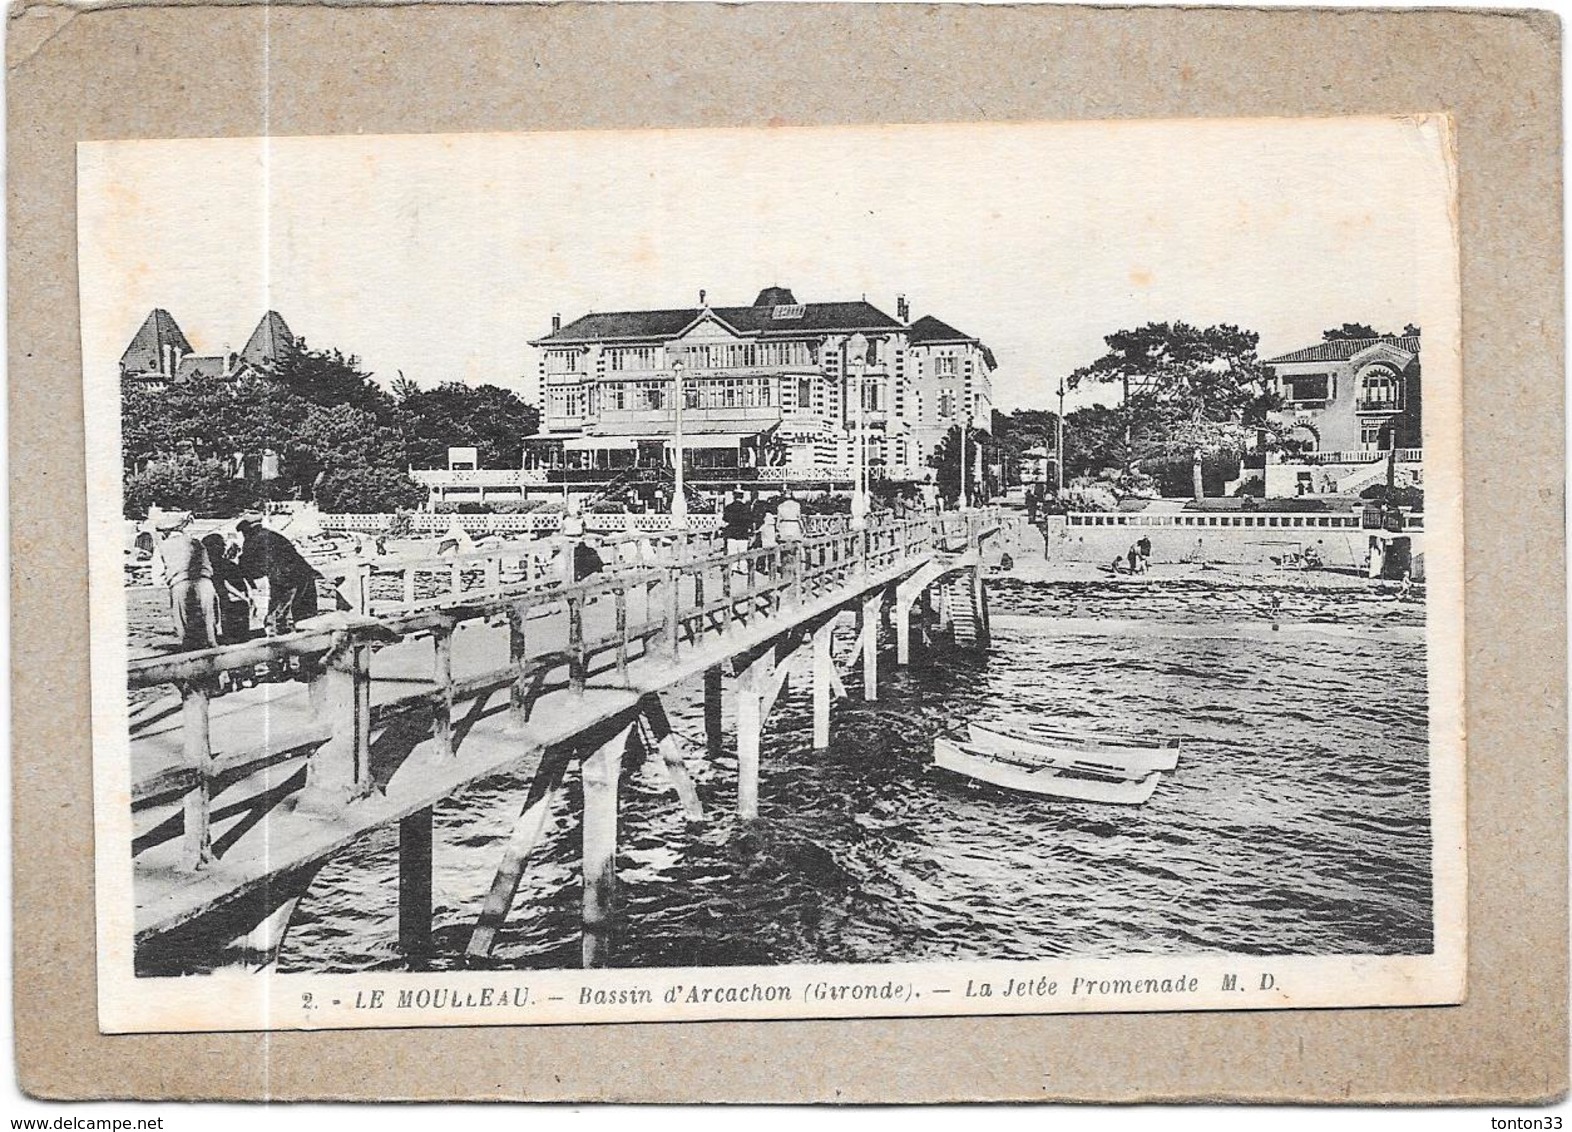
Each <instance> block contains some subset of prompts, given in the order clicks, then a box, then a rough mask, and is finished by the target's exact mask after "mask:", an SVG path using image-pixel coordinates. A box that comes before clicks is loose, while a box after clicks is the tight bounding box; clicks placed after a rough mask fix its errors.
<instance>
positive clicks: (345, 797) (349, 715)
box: [299, 632, 371, 812]
mask: <svg viewBox="0 0 1572 1132" xmlns="http://www.w3.org/2000/svg"><path fill="white" fill-rule="evenodd" d="M313 683H317V684H319V685H320V688H319V690H318V689H314V690H313V694H312V696H311V701H312V704H313V706H317V707H319V710H320V711H321V712H322V714H323V716H324V718H325V719H326V721H327V722H328V724H329V725H330V726H331V727H332V728H333V734H332V737H331V738H329V739H328V741H327V742H326V743H324V744H322V747H321V749H320V750H318V751H317V753H316V754H315V755H314V756H313V757H312V759H311V762H310V764H309V767H310V769H309V771H308V772H307V780H306V789H305V790H303V791H302V792H301V795H300V802H299V805H300V806H301V807H303V808H305V809H307V810H315V811H319V812H334V811H337V810H338V809H340V808H342V807H343V806H344V805H345V804H347V803H348V802H349V801H351V800H352V799H354V798H357V797H359V796H360V795H361V794H362V793H364V792H365V790H366V788H367V786H368V784H369V783H370V781H371V649H370V648H369V647H367V646H365V645H357V644H355V643H354V641H353V640H352V639H351V638H350V635H349V634H348V633H345V632H339V633H335V634H334V644H333V648H332V650H331V651H330V652H329V653H328V655H327V657H326V658H325V663H324V664H323V665H322V667H321V668H320V669H319V670H318V671H317V673H316V675H315V677H314V680H313Z"/></svg>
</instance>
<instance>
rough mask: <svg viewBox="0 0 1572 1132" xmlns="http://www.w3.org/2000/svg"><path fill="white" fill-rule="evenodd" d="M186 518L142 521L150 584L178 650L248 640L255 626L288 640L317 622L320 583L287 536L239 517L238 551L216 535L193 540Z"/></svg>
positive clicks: (178, 514)
mask: <svg viewBox="0 0 1572 1132" xmlns="http://www.w3.org/2000/svg"><path fill="white" fill-rule="evenodd" d="M192 518H193V517H192V515H191V513H190V512H189V511H164V510H155V511H154V513H153V514H152V515H151V516H150V519H149V526H151V527H152V528H153V532H154V536H155V537H154V540H153V570H154V577H155V579H157V580H158V581H160V582H161V583H162V584H163V586H164V587H165V588H166V589H167V590H168V592H169V610H170V615H171V617H172V619H173V622H174V632H175V637H176V638H177V639H178V640H179V641H180V647H181V648H183V649H203V648H214V647H216V646H218V645H227V644H236V643H238V642H240V641H245V640H249V639H250V638H251V637H252V635H253V629H252V625H253V622H254V621H256V620H259V621H260V622H261V625H262V629H263V631H264V632H265V633H267V634H268V635H269V636H274V635H277V634H281V633H288V632H290V631H292V630H293V629H294V627H295V623H296V622H297V621H301V620H304V619H305V618H307V617H315V616H316V615H317V582H318V581H319V580H320V579H321V575H320V574H319V573H317V571H316V570H315V569H314V568H313V567H312V566H311V564H310V563H308V562H307V561H306V560H305V558H304V556H302V555H301V553H300V551H299V550H298V549H297V548H296V547H295V544H294V543H293V542H291V541H290V540H289V539H288V538H287V537H286V536H284V535H282V534H280V533H278V532H277V531H273V530H269V529H268V528H267V527H264V526H263V525H262V520H261V518H260V517H258V516H246V517H243V518H242V519H241V520H240V521H239V522H238V523H237V524H236V525H235V530H236V534H237V535H238V537H239V541H238V543H237V542H231V541H230V540H229V539H227V538H225V536H224V535H223V534H221V533H220V532H218V531H213V532H210V533H209V534H207V535H205V536H203V537H201V538H198V537H196V536H195V535H194V534H193V533H192V532H191V530H190V527H191V523H192ZM256 614H260V616H256Z"/></svg>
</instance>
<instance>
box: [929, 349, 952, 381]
mask: <svg viewBox="0 0 1572 1132" xmlns="http://www.w3.org/2000/svg"><path fill="white" fill-rule="evenodd" d="M933 372H934V373H936V374H938V375H939V376H940V377H954V376H955V356H954V355H953V354H941V355H940V356H939V357H937V358H934V359H933Z"/></svg>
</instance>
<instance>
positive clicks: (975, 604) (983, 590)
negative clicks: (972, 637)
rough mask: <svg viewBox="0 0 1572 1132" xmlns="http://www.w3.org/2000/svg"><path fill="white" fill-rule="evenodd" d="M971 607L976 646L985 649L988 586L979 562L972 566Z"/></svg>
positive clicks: (988, 635) (987, 637) (987, 640)
mask: <svg viewBox="0 0 1572 1132" xmlns="http://www.w3.org/2000/svg"><path fill="white" fill-rule="evenodd" d="M972 609H973V611H974V612H975V613H976V616H977V647H978V648H980V649H986V648H987V647H988V645H989V642H990V639H991V634H990V633H989V631H988V586H987V583H986V582H985V581H984V580H983V567H982V563H980V562H979V563H978V564H977V565H976V566H975V567H973V568H972Z"/></svg>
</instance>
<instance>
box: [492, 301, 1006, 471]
mask: <svg viewBox="0 0 1572 1132" xmlns="http://www.w3.org/2000/svg"><path fill="white" fill-rule="evenodd" d="M861 342H865V343H866V350H865V353H864V356H863V358H862V360H861V362H860V363H859V362H858V361H857V360H856V358H855V356H854V354H853V353H852V352H851V351H849V349H848V347H849V346H851V348H852V350H855V347H856V345H857V344H860V343H861ZM530 344H531V345H532V346H534V347H535V348H536V349H537V350H538V351H539V367H540V388H541V399H542V402H543V418H542V432H541V433H539V434H537V435H536V436H532V437H530V438H528V440H527V441H526V453H525V469H524V470H525V472H526V477H525V478H526V480H534V481H544V482H547V483H555V484H568V485H574V484H578V485H583V486H585V487H589V486H592V485H595V484H609V483H612V482H616V481H624V482H631V483H637V482H640V481H649V482H653V481H654V480H655V479H656V478H658V477H660V476H661V475H662V474H663V472H662V469H669V468H670V467H671V461H672V450H673V434H674V431H675V423H676V421H675V417H676V413H675V408H676V395H677V394H676V387H677V384H678V382H679V381H680V384H681V387H682V393H683V414H682V417H683V420H682V427H683V448H684V450H685V452H686V453H687V460H686V465H685V466H686V468H687V478H688V480H689V481H690V482H692V483H694V484H695V485H697V486H703V487H714V488H718V487H726V486H733V485H745V486H757V487H761V488H769V487H777V488H779V487H782V486H787V485H801V486H815V487H820V488H845V487H848V486H849V485H850V483H851V479H852V474H853V473H852V467H853V463H854V461H855V458H856V456H855V453H856V436H857V432H856V427H857V418H858V414H857V397H858V396H859V392H858V382H859V377H860V379H861V398H862V421H863V428H864V430H865V433H866V436H867V446H868V447H867V459H868V462H869V467H870V469H871V471H872V474H873V475H874V476H875V477H878V476H883V477H887V478H890V479H896V480H920V479H922V478H924V477H925V475H926V474H927V472H928V461H929V457H930V456H932V454H933V452H934V449H935V448H936V447H937V445H938V444H939V442H940V440H941V439H942V438H943V437H944V436H945V435H946V434H947V433H948V432H949V430H950V429H951V428H952V427H955V426H957V425H961V424H963V423H966V422H971V423H972V424H974V425H975V426H976V427H981V428H987V427H988V426H989V423H990V420H991V417H992V413H993V382H992V373H993V370H994V368H995V362H994V357H993V353H992V351H990V350H989V349H988V348H987V347H986V346H985V345H983V343H981V342H980V341H978V340H977V339H976V338H974V337H972V336H970V335H968V334H965V333H963V332H961V331H959V330H957V329H955V328H954V327H953V326H950V325H948V324H946V323H944V322H941V321H939V320H938V319H936V318H932V317H926V318H920V319H918V320H916V321H915V322H912V321H910V320H909V316H908V307H907V303H906V300H905V298H904V297H901V298H900V299H898V300H897V303H896V313H895V316H894V317H893V318H892V317H891V316H890V315H888V314H886V313H885V312H884V311H882V310H880V309H879V308H877V307H875V306H874V305H872V304H871V303H869V302H868V301H867V300H866V299H860V300H856V301H853V302H829V303H800V302H798V301H797V299H796V296H794V295H793V294H792V293H791V292H790V291H789V290H787V289H785V288H783V287H767V288H765V289H764V290H762V291H760V292H759V294H758V296H757V297H756V298H755V299H754V300H753V302H752V303H751V304H750V305H748V306H741V307H715V306H710V305H709V303H708V302H707V301H706V296H705V294H704V292H702V291H701V292H700V293H699V304H698V305H697V306H694V307H682V308H676V309H671V310H648V311H619V312H615V313H608V314H586V315H584V316H582V317H580V318H577V319H575V320H573V321H572V322H569V323H567V324H566V325H564V324H563V323H562V321H561V319H560V317H559V318H553V319H552V327H551V332H550V333H549V334H546V335H545V336H543V337H541V338H539V339H536V340H534V341H533V342H531V343H530ZM859 371H860V372H859ZM531 471H533V472H535V473H536V474H535V475H529V474H528V473H530V472H531ZM493 494H494V493H493Z"/></svg>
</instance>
